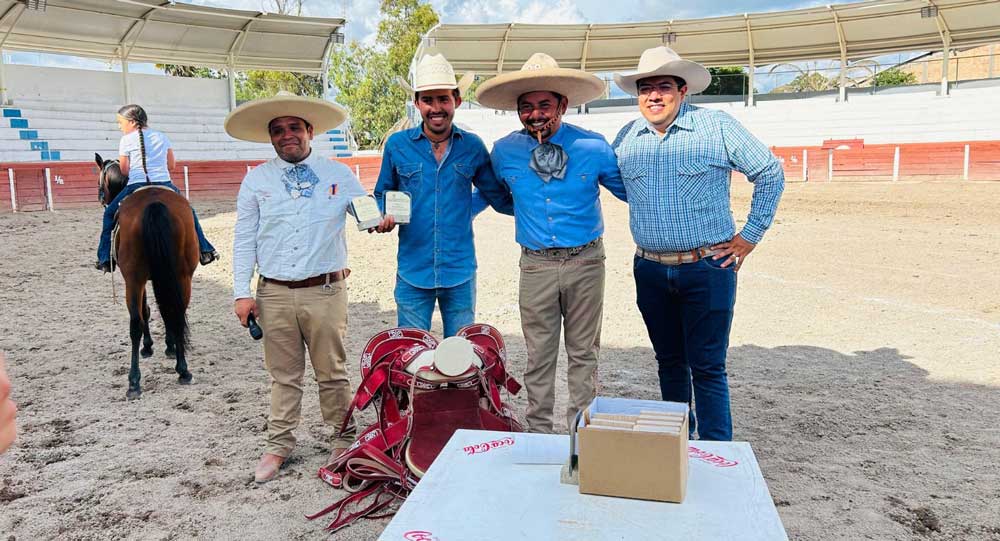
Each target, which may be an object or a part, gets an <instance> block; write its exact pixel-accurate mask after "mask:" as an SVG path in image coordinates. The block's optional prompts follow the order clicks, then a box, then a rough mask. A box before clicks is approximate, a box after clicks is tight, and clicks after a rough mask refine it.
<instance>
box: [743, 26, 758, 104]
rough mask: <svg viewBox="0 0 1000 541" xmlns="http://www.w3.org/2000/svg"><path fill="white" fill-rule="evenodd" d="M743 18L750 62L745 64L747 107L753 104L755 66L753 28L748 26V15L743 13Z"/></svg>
mask: <svg viewBox="0 0 1000 541" xmlns="http://www.w3.org/2000/svg"><path fill="white" fill-rule="evenodd" d="M743 18H744V19H746V22H747V52H748V53H749V57H750V64H749V65H748V66H747V101H746V104H747V107H753V106H754V95H753V72H754V69H755V68H756V66H754V50H753V29H752V28H751V27H750V15H748V14H746V13H744V14H743Z"/></svg>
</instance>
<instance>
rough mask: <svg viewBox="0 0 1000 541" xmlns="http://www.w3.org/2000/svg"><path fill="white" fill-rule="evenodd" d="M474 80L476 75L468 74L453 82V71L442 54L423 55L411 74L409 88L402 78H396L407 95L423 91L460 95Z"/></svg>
mask: <svg viewBox="0 0 1000 541" xmlns="http://www.w3.org/2000/svg"><path fill="white" fill-rule="evenodd" d="M475 79H476V74H475V73H472V72H469V73H466V74H465V75H463V76H462V78H461V79H459V81H458V82H457V83H456V82H455V70H454V69H453V68H452V67H451V64H450V63H448V60H447V59H445V57H444V55H443V54H440V53H438V54H433V55H431V54H425V55H424V56H423V57H421V58H420V61H419V62H417V67H416V69H415V70H414V72H413V85H412V86H411V85H410V84H409V83H407V82H406V80H404V79H403V78H402V77H400V78H398V81H397V82H398V83H399V86H401V87H403V90H406V92H407V93H409V94H413V93H415V92H423V91H425V90H455V89H457V90H458V91H459V93H460V94H465V91H466V90H468V89H469V87H470V86H472V82H473V81H474V80H475Z"/></svg>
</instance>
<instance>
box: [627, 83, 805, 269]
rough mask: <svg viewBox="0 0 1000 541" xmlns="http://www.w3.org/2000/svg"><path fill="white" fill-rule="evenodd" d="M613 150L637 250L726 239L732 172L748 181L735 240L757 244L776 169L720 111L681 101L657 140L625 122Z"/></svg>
mask: <svg viewBox="0 0 1000 541" xmlns="http://www.w3.org/2000/svg"><path fill="white" fill-rule="evenodd" d="M612 146H613V147H614V149H615V152H616V153H617V154H618V165H619V167H620V168H621V172H622V178H624V180H625V188H626V189H627V190H628V203H629V222H630V225H631V228H632V238H633V239H634V240H635V243H636V245H638V246H639V247H640V248H644V249H646V250H650V251H653V252H681V251H685V250H692V249H694V248H698V247H701V246H707V245H712V244H717V243H720V242H725V241H728V240H730V239H731V238H733V237H734V236H735V235H736V223H735V222H734V221H733V213H732V211H731V210H730V207H729V185H730V175H731V173H732V170H734V169H735V170H736V171H739V172H740V173H743V174H744V175H746V177H747V179H748V180H749V181H750V182H752V183H754V189H753V199H752V201H751V204H750V215H749V216H748V217H747V223H746V225H744V226H743V230H742V231H740V236H741V237H743V239H744V240H746V241H748V242H752V243H754V244H757V243H759V242H760V241H761V239H762V238H763V237H764V232H765V231H767V228H768V227H770V225H771V222H772V221H773V220H774V212H775V210H776V209H777V208H778V200H779V199H781V192H782V191H783V190H784V187H785V175H784V172H783V171H782V169H781V163H780V162H778V159H777V158H775V157H774V155H773V154H772V153H771V151H770V150H769V149H768V148H767V147H766V146H765V145H764V144H763V143H761V142H760V141H758V140H757V139H756V138H755V137H754V136H753V135H751V134H750V132H748V131H747V130H746V128H744V127H743V126H742V125H740V123H739V122H737V121H736V120H735V119H734V118H733V117H731V116H729V115H728V114H726V113H724V112H722V111H717V110H714V109H702V108H700V107H695V106H693V105H690V104H688V103H687V102H684V103H682V104H681V108H680V110H679V111H678V113H677V118H676V119H675V120H674V122H673V124H671V125H670V127H669V128H668V129H667V133H666V135H664V136H663V137H660V134H658V133H657V132H656V131H655V130H654V129H653V128H652V127H650V126H649V124H648V123H647V122H646V121H645V119H642V118H640V119H637V120H634V121H632V122H630V123H628V124H626V125H625V127H624V128H622V129H621V131H620V132H618V136H617V137H616V138H615V142H614V144H613V145H612Z"/></svg>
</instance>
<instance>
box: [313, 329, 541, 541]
mask: <svg viewBox="0 0 1000 541" xmlns="http://www.w3.org/2000/svg"><path fill="white" fill-rule="evenodd" d="M506 360H507V353H506V350H505V349H504V344H503V338H502V336H501V335H500V332H499V331H497V330H496V329H495V328H493V327H491V326H489V325H484V324H478V323H477V324H473V325H468V326H466V327H463V328H462V329H460V330H459V331H458V334H457V335H456V336H454V337H451V338H446V339H445V340H444V341H442V342H438V340H437V339H435V338H434V337H433V336H431V335H430V334H429V333H427V332H426V331H422V330H419V329H409V328H400V329H389V330H387V331H382V332H380V333H378V334H376V335H375V336H374V337H372V339H371V340H369V341H368V345H367V346H365V349H364V352H363V353H362V355H361V378H362V381H361V385H360V386H359V387H358V390H357V393H355V395H354V400H353V401H352V402H351V407H350V409H349V410H348V412H347V416H346V417H345V423H344V425H345V426H346V425H347V423H346V421H347V420H350V419H351V416H352V414H353V413H354V411H355V410H364V409H366V408H368V407H369V406H370V405H372V404H375V407H376V414H377V421H376V422H375V423H374V424H372V425H371V426H369V427H367V428H365V429H364V430H362V431H361V432H360V434H359V435H358V437H357V439H356V440H355V441H354V443H353V444H352V445H351V446H350V447H349V448H348V449H347V450H346V451H345V452H344V453H343V454H342V455H340V457H339V458H337V459H336V460H335V461H334V462H333V463H331V464H329V465H327V466H324V467H322V468H320V470H319V477H320V478H321V479H323V480H324V481H326V482H327V483H329V484H330V485H332V486H334V487H335V488H343V489H344V490H346V491H348V492H350V493H351V494H349V495H348V496H346V497H344V498H342V499H340V500H338V501H337V502H335V503H333V504H332V505H330V506H329V507H327V508H326V509H323V510H322V511H320V512H318V513H315V514H313V515H308V516H307V518H308V519H310V520H312V519H316V518H319V517H322V516H324V515H328V514H330V513H336V515H335V518H334V520H333V522H331V523H330V525H329V526H327V528H326V529H328V530H330V531H337V530H339V529H341V528H344V527H346V526H348V525H350V524H352V523H353V522H355V521H356V520H358V519H360V518H382V517H385V516H389V515H391V514H392V513H393V512H394V510H393V509H390V508H391V507H392V506H393V504H394V503H397V502H400V501H402V500H403V499H405V498H406V496H407V495H409V493H410V491H411V490H412V489H413V487H414V486H416V484H417V482H418V481H419V480H420V478H421V477H422V476H423V475H424V472H426V471H427V468H429V467H430V465H431V463H432V462H434V459H435V458H437V455H438V453H440V452H441V449H443V448H444V446H445V444H446V443H447V442H448V440H449V439H450V438H451V436H452V434H454V432H455V431H456V430H458V429H461V428H466V429H473V430H497V431H509V432H521V431H522V428H521V425H520V424H519V423H518V422H517V420H516V419H515V418H514V415H513V413H512V411H511V409H510V407H509V406H508V405H507V404H506V403H504V402H503V400H502V399H501V396H500V389H506V390H507V391H508V392H510V393H511V394H517V393H518V392H519V391H520V390H521V385H520V384H519V383H518V382H517V381H516V380H514V378H513V377H511V376H510V374H508V373H507V368H506ZM366 500H370V501H367V502H366ZM356 508H357V509H356ZM355 509H356V510H355Z"/></svg>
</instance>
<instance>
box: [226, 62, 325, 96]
mask: <svg viewBox="0 0 1000 541" xmlns="http://www.w3.org/2000/svg"><path fill="white" fill-rule="evenodd" d="M280 90H285V91H288V92H291V93H292V94H295V95H298V96H312V97H314V98H320V97H323V80H322V79H321V78H320V77H319V76H318V75H307V74H305V73H291V72H287V71H268V70H250V71H247V72H244V73H241V74H238V75H237V77H236V99H237V100H239V101H250V100H255V99H258V98H270V97H271V96H273V95H275V94H277V93H278V91H280Z"/></svg>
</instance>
